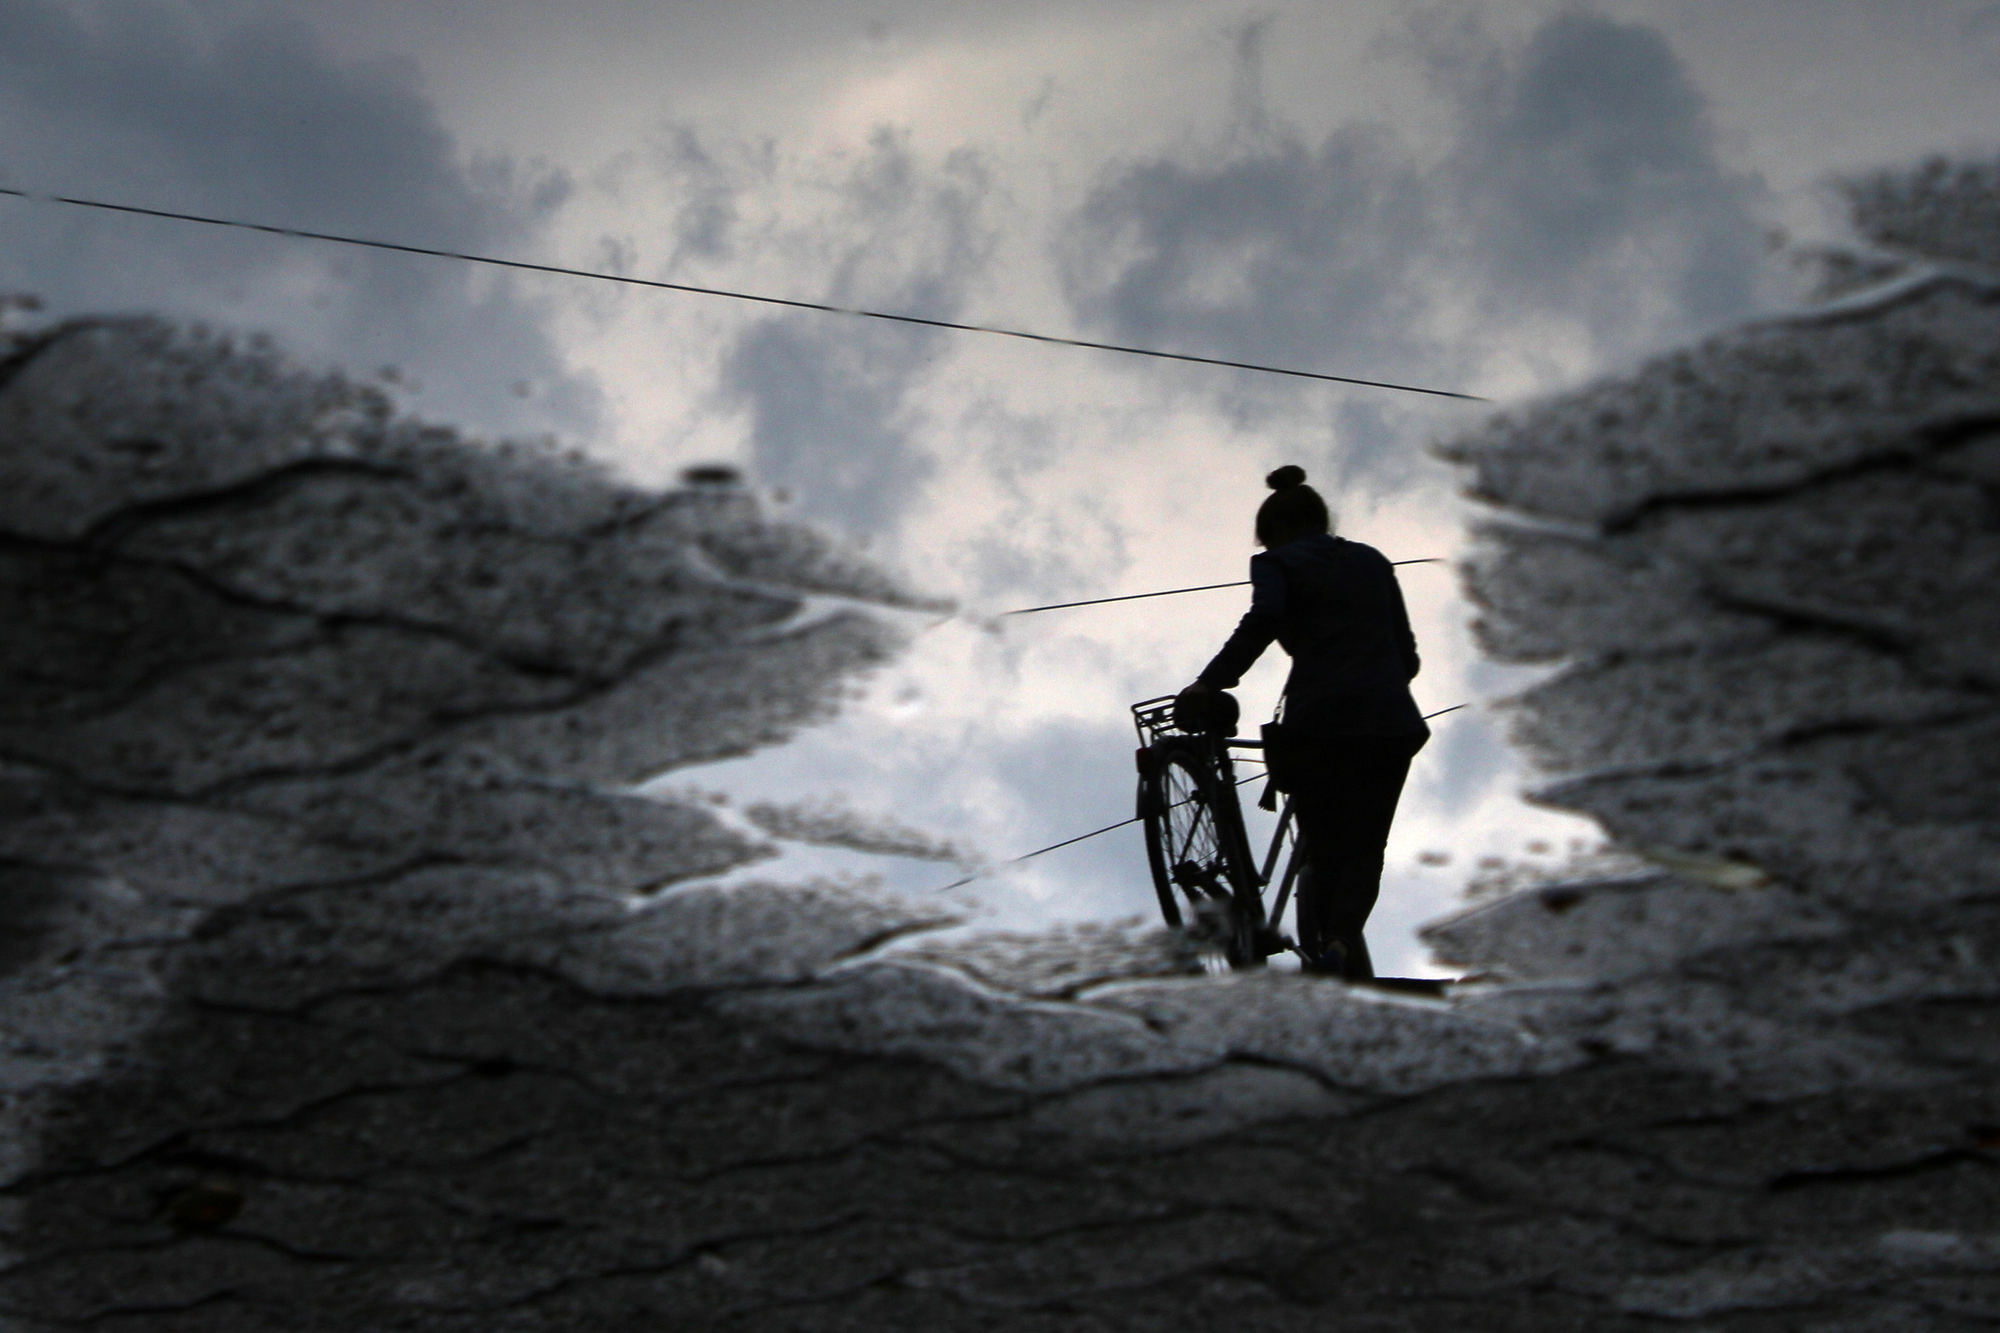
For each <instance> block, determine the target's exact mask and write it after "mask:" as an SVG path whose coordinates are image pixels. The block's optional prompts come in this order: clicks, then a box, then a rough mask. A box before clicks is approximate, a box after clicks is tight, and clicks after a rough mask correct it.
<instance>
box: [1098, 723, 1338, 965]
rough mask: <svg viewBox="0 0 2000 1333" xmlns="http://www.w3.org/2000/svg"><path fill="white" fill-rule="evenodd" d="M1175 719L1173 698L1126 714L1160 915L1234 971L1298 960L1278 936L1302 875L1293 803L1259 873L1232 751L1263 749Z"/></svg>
mask: <svg viewBox="0 0 2000 1333" xmlns="http://www.w3.org/2000/svg"><path fill="white" fill-rule="evenodd" d="M1222 697H1224V698H1228V696H1227V695H1224V696H1222ZM1231 702H1232V703H1233V702H1234V700H1233V699H1232V700H1231ZM1173 714H1174V696H1172V695H1163V696H1161V697H1160V698H1157V699H1146V700H1143V701H1142V702H1140V703H1136V704H1133V705H1132V724H1133V726H1134V727H1135V728H1137V730H1138V733H1139V749H1138V753H1137V755H1136V760H1137V763H1138V767H1139V809H1138V817H1139V819H1140V820H1141V821H1142V822H1143V823H1144V824H1145V826H1146V860H1147V863H1148V864H1149V865H1150V866H1151V868H1152V872H1153V890H1154V892H1155V893H1157V894H1158V895H1159V899H1160V914H1161V915H1162V916H1163V917H1165V918H1166V922H1167V924H1168V925H1169V926H1171V927H1173V928H1175V929H1184V928H1185V929H1187V930H1188V931H1189V933H1190V934H1193V935H1195V936H1196V937H1197V938H1200V939H1204V940H1213V941H1216V942H1218V943H1220V945H1221V948H1222V954H1223V957H1224V958H1225V959H1226V960H1227V961H1228V963H1229V966H1231V967H1232V968H1251V967H1262V966H1264V960H1265V959H1267V958H1269V957H1270V956H1271V955H1273V954H1277V953H1283V952H1285V951H1287V950H1290V951H1291V952H1293V953H1298V954H1299V956H1300V957H1301V958H1304V956H1305V955H1304V954H1303V953H1302V952H1301V951H1300V950H1299V947H1298V945H1297V943H1296V942H1294V941H1293V940H1292V939H1291V938H1290V937H1289V936H1286V935H1284V934H1283V933H1281V932H1280V930H1279V929H1278V926H1279V923H1280V922H1281V921H1282V920H1283V919H1284V914H1285V908H1286V906H1287V904H1288V903H1289V901H1290V899H1291V896H1292V889H1293V886H1294V884H1295V883H1296V881H1297V879H1298V877H1299V874H1300V872H1301V871H1302V870H1303V869H1304V868H1305V858H1304V857H1303V856H1301V855H1300V854H1299V840H1298V835H1297V831H1296V829H1295V828H1294V827H1293V821H1292V802H1291V798H1290V797H1286V798H1285V800H1284V802H1283V805H1282V806H1281V807H1279V808H1278V827H1277V830H1276V831H1275V832H1274V833H1273V834H1272V835H1271V845H1270V848H1269V850H1268V851H1266V852H1265V854H1264V859H1263V861H1262V863H1261V864H1260V863H1259V862H1258V861H1256V860H1255V859H1254V858H1253V856H1252V855H1251V850H1250V838H1249V834H1248V833H1247V832H1246V831H1245V828H1244V824H1243V808H1242V806H1241V804H1240V803H1239V802H1238V801H1237V799H1236V789H1237V788H1238V787H1239V786H1241V785H1242V783H1243V782H1248V781H1255V777H1254V776H1253V777H1251V778H1247V779H1242V780H1239V779H1238V778H1237V776H1236V765H1235V759H1234V756H1233V755H1232V754H1231V751H1236V750H1242V751H1254V750H1262V749H1263V748H1264V743H1263V742H1262V741H1249V740H1237V739H1236V738H1235V737H1234V736H1233V735H1225V734H1223V733H1221V732H1190V731H1182V730H1180V729H1179V728H1178V727H1177V726H1176V725H1175V724H1174V720H1173ZM1266 799H1267V800H1268V799H1269V794H1268V793H1267V798H1266ZM1264 808H1266V809H1270V808H1272V806H1270V805H1266V806H1265V807H1264ZM1287 840H1289V841H1290V843H1291V848H1292V854H1291V855H1290V856H1289V857H1288V858H1287V859H1286V861H1285V870H1284V875H1283V877H1282V878H1281V879H1280V880H1279V888H1278V894H1277V897H1276V899H1275V900H1274V902H1273V904H1272V907H1271V909H1270V911H1269V912H1268V913H1267V912H1266V911H1265V908H1264V890H1265V889H1266V888H1267V887H1269V885H1270V883H1271V875H1272V872H1273V871H1274V870H1276V868H1277V864H1278V857H1279V855H1280V854H1281V853H1282V852H1283V851H1284V849H1285V844H1286V842H1287ZM1182 897H1185V898H1186V900H1187V903H1188V908H1189V911H1190V913H1191V914H1192V916H1193V917H1194V921H1193V922H1192V923H1191V924H1187V923H1184V922H1183V920H1182V916H1181V903H1180V899H1181V898H1182Z"/></svg>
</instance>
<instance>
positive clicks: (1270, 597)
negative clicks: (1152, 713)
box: [1189, 554, 1285, 690]
mask: <svg viewBox="0 0 2000 1333" xmlns="http://www.w3.org/2000/svg"><path fill="white" fill-rule="evenodd" d="M1284 617H1285V570H1284V567H1283V566H1282V565H1280V564H1279V563H1278V562H1277V560H1276V559H1274V558H1273V557H1271V556H1270V555H1269V554H1263V555H1256V556H1252V557H1251V558H1250V609H1249V610H1248V611H1247V612H1245V613H1244V615H1243V619H1242V620H1240V621H1238V622H1237V624H1236V632H1235V633H1234V634H1232V635H1230V636H1229V642H1227V643H1225V644H1223V645H1222V651H1221V652H1219V653H1217V654H1216V655H1215V656H1214V657H1213V658H1212V659H1211V660H1210V661H1209V664H1208V665H1207V666H1205V667H1203V668H1202V669H1201V674H1200V675H1199V676H1196V677H1195V684H1196V685H1200V686H1203V687H1204V688H1206V689H1211V690H1226V689H1228V688H1230V687H1231V686H1232V685H1234V684H1236V682H1237V681H1239V680H1242V679H1243V673H1244V672H1246V671H1248V670H1249V669H1250V668H1251V666H1252V665H1253V664H1254V663H1255V662H1256V661H1257V659H1258V658H1259V657H1261V656H1263V654H1264V650H1265V649H1266V648H1269V647H1270V646H1271V641H1272V640H1273V639H1275V638H1277V637H1278V628H1279V626H1280V625H1282V624H1283V623H1284ZM1189 688H1190V689H1192V688H1193V686H1190V687H1189Z"/></svg>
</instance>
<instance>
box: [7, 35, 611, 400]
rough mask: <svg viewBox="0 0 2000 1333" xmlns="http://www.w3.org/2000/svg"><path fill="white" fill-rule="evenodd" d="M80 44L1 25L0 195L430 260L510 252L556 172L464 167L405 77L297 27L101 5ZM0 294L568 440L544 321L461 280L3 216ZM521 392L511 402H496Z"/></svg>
mask: <svg viewBox="0 0 2000 1333" xmlns="http://www.w3.org/2000/svg"><path fill="white" fill-rule="evenodd" d="M107 14H108V15H109V16H115V17H109V16H108V17H106V18H105V19H104V21H102V22H95V23H93V22H91V21H89V20H87V19H86V18H84V17H83V16H82V15H81V14H80V13H79V12H78V11H75V10H72V9H66V8H59V7H57V6H54V5H50V4H39V3H34V2H33V0H15V2H14V3H10V4H8V5H7V6H5V8H4V9H0V126H4V128H5V137H4V140H0V175H4V178H5V180H6V181H7V183H8V184H10V185H16V186H20V187H25V188H28V189H31V190H37V191H48V192H54V193H65V194H75V195H81V196H84V197H91V198H102V199H109V200H112V201H117V202H130V203H138V204H146V205H150V206H154V207H163V208H170V209H176V210H181V211H188V212H201V213H210V214H219V215H221V216H225V217H236V218H244V219H248V220H253V221H260V222H271V223H276V224H280V225H290V226H299V227H306V228H310V229H313V230H319V231H330V232H341V233H349V234H358V235H362V236H367V237H372V238H382V239H388V240H397V241H407V242H410V243H413V244H418V245H424V246H434V247H438V248H444V249H463V250H471V251H484V252H489V253H491V252H496V251H497V252H500V253H503V254H504V253H510V252H512V253H518V252H519V248H520V247H523V246H526V245H528V244H530V243H532V242H533V240H534V239H535V238H536V237H537V236H538V235H539V234H540V232H541V230H542V228H543V227H544V226H545V224H546V223H547V221H548V220H549V218H550V217H551V216H552V215H553V214H554V213H555V212H556V211H557V210H558V209H559V208H560V207H561V206H562V205H563V203H564V201H565V200H566V198H567V197H568V193H569V182H568V179H567V178H566V177H565V176H563V175H562V174H561V173H557V172H550V171H543V170H533V169H526V168H523V167H521V166H520V165H519V164H516V163H513V162H511V161H507V160H504V159H503V160H490V161H485V162H479V163H472V164H466V163H462V162H461V161H460V160H459V156H458V151H457V148H456V145H455V144H454V143H453V141H452V139H451V137H450V136H449V135H448V134H447V133H446V132H445V130H444V129H443V127H442V126H441V125H440V123H439V121H438V119H437V116H436V114H435V112H434V109H433V108H432V106H431V105H430V103H429V102H428V101H427V100H426V98H425V97H424V95H423V93H422V91H421V89H420V87H419V86H418V83H417V79H416V75H415V73H414V70H413V68H412V67H409V66H406V65H401V64H396V63H388V62H382V63H374V64H341V63H337V62H335V61H334V60H333V59H332V58H331V57H329V56H328V55H327V54H326V53H325V51H324V50H323V49H321V47H320V46H319V45H318V43H317V41H316V40H315V38H314V37H313V35H312V33H311V32H310V30H309V29H307V28H306V27H305V26H304V25H303V24H300V23H297V22H290V21H281V20H262V21H255V22H251V23H248V24H243V25H238V26H223V27H216V28H208V27H204V26H202V25H201V24H200V23H199V22H198V21H197V20H195V19H193V18H190V17H189V16H188V14H187V13H186V12H183V11H171V10H168V9H166V8H163V7H161V6H158V5H152V4H144V3H135V4H122V5H119V6H117V7H116V8H115V9H114V10H110V11H107ZM6 208H7V221H8V224H9V232H10V242H11V243H10V247H9V250H10V253H9V254H8V256H7V258H6V260H5V261H4V268H0V273H4V283H5V285H6V286H8V287H10V288H12V289H16V290H26V291H31V292H35V293H36V294H39V295H41V296H42V297H43V298H44V299H46V300H47V301H48V302H49V303H50V304H51V306H52V307H53V308H54V309H55V310H57V311H58V312H61V313H70V312H90V313H101V312H103V311H105V310H119V309H124V310H145V311H157V312H161V313H165V314H169V315H178V316H183V317H195V318H207V319H215V320H219V321H222V322H226V323H228V324H231V325H235V326H242V327H250V328H263V329H268V330H272V331H274V332H277V333H278V334H279V335H280V336H281V337H282V338H283V340H284V342H285V343H286V345H287V346H288V347H289V348H291V349H292V350H294V351H295V352H297V353H298V354H300V355H302V356H305V357H306V358H308V359H311V360H316V361H332V362H336V363H338V364H342V365H345V366H347V367H349V368H351V369H353V370H355V371H359V372H362V373H366V372H368V371H370V370H372V369H373V368H375V367H376V366H379V365H381V364H384V363H391V364H399V365H401V366H403V368H404V369H405V370H406V371H408V372H410V373H411V375H412V376H413V377H414V378H417V379H420V380H422V381H423V382H424V383H425V384H426V386H427V387H426V391H425V397H424V399H423V401H422V403H421V406H422V407H423V408H424V409H425V410H426V411H428V412H430V413H432V414H434V415H440V416H448V417H451V418H453V419H455V420H458V421H461V422H466V423H468V424H472V425H475V426H479V427H483V428H487V429H496V428H515V429H540V428H549V427H563V428H567V429H569V430H573V431H582V430H587V429H588V428H589V426H590V424H591V423H592V421H593V420H594V416H595V412H596V401H595V396H594V391H593V390H592V389H591V388H590V386H589V385H588V384H586V383H584V382H582V381H580V380H578V379H577V378H576V377H574V376H573V375H572V374H571V373H570V372H569V371H568V370H567V368H566V367H565V366H564V364H563V362H562V359H561V357H560V356H559V354H558V353H557V351H556V348H555V346H554V343H553V341H552V338H551V336H550V334H549V333H548V331H547V329H546V327H545V325H546V320H547V311H546V308H545V307H546V305H547V302H546V300H545V299H535V298H532V297H529V296H527V295H524V293H523V289H522V288H521V287H520V286H519V285H518V284H517V283H515V282H513V281H511V280H508V279H505V278H497V277H495V276H494V275H493V274H491V273H488V272H484V271H479V270H473V269H471V268H469V267H468V266H465V265H458V264H449V263H447V262H445V261H440V260H432V259H420V258H414V257H407V256H391V255H380V254H370V253H368V252H365V251H358V250H348V249H336V248H333V247H329V246H325V245H319V244H314V243H310V242H300V241H290V240H278V239H271V238H263V237H256V236H250V235H245V234H243V233H240V232H220V231H211V230H208V229H204V228H198V227H192V226H188V225H186V224H176V223H170V222H162V221H153V220H144V219H134V218H118V217H115V216H110V215H105V214H95V213H84V212H80V211H74V210H66V209H59V208H57V207H55V206H51V205H29V204H24V203H18V202H9V203H7V204H6ZM516 384H520V385H523V386H525V387H527V388H528V390H529V395H530V398H531V399H532V401H530V399H529V398H523V397H522V396H521V395H519V394H518V393H515V392H510V389H511V388H512V386H514V385H516Z"/></svg>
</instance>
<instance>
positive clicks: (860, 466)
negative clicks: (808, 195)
mask: <svg viewBox="0 0 2000 1333" xmlns="http://www.w3.org/2000/svg"><path fill="white" fill-rule="evenodd" d="M989 188H990V187H989V183H988V180H987V178H986V175H985V173H984V171H983V169H982V167H981V165H980V163H979V161H978V159H977V158H976V157H975V156H973V155H972V154H970V153H964V152H961V153H956V154H954V155H953V156H952V158H951V159H949V160H948V161H947V162H946V163H945V166H944V169H943V170H942V171H941V172H937V173H928V172H925V171H923V170H922V169H921V168H920V166H919V164H918V163H917V162H916V160H915V159H914V158H913V156H912V154H911V152H910V149H909V147H908V145H907V144H906V143H905V142H904V141H903V140H902V139H901V138H899V137H898V136H896V135H894V134H892V133H890V132H887V131H883V132H879V133H878V134H876V135H875V136H874V137H873V139H872V140H871V142H870V145H869V151H868V153H867V155H866V156H865V158H864V159H863V160H862V161H861V162H860V163H859V164H858V165H857V166H856V167H855V168H854V169H853V171H852V173H851V174H850V175H848V176H847V177H846V178H845V179H844V180H843V181H841V182H840V183H839V186H838V193H839V198H840V205H841V206H840V208H839V209H838V210H837V211H836V212H835V214H834V215H833V216H832V217H830V218H829V219H827V220H826V221H825V222H824V223H823V224H821V225H822V231H821V234H820V235H819V236H818V237H817V238H815V240H816V244H815V249H816V250H817V251H818V252H819V253H820V254H821V255H823V257H824V262H825V264H826V267H827V268H828V269H829V270H830V271H831V272H832V274H833V277H832V279H831V281H830V282H829V284H828V285H827V287H826V288H825V289H824V290H823V291H822V292H819V293H814V295H815V297H816V298H817V299H824V300H827V301H830V302H832V303H834V304H838V305H867V306H871V307H873V308H875V309H880V310H891V311H895V312H898V313H902V314H912V315H920V316H923V317H926V318H930V319H954V318H957V317H958V316H959V315H960V313H961V311H962V309H963V306H964V300H965V293H966V288H967V286H968V284H969V283H970V282H971V281H973V279H975V278H976V277H977V276H978V275H979V274H980V273H981V272H982V271H983V270H984V268H985V265H986V262H987V259H988V257H989V255H990V253H991V249H992V237H991V234H990V232H989V231H988V229H987V228H986V226H985V225H984V223H983V222H982V220H981V217H980V210H981V205H982V202H983V200H984V197H985V195H986V193H987V191H988V189H989ZM694 220H695V221H696V222H698V223H701V224H702V225H705V218H703V217H702V216H701V215H699V214H697V215H695V217H694ZM685 243H686V241H685V239H684V240H683V244H685ZM942 337H943V335H941V334H939V333H938V332H936V331H934V330H930V331H927V330H921V329H915V328H910V327H908V326H898V325H883V324H878V323H875V322H873V321H861V320H852V319H839V318H834V317H828V316H780V317H778V318H774V319H768V320H762V321H759V322H758V323H757V324H755V325H753V326H752V327H751V328H750V329H749V330H748V331H746V332H745V333H744V334H743V335H742V336H741V337H740V338H739V339H738V340H737V342H736V344H735V346H734V347H733V348H732V349H731V350H730V352H729V354H728V356H727V357H726V359H725V361H724V365H723V371H722V383H721V389H722V394H723V397H724V400H725V401H726V402H728V403H730V404H731V405H733V406H736V407H740V408H743V409H745V410H747V411H748V413H749V415H750V423H751V436H750V443H751V457H752V462H753V464H754V466H755V468H756V470H757V473H758V475H759V477H760V478H762V479H763V480H764V481H766V482H769V483H771V484H773V485H778V486H784V487H787V488H790V489H792V490H793V491H795V492H796V493H797V495H798V498H799V502H800V505H801V508H802V509H804V510H805V511H806V512H808V513H810V514H813V515H815V516H817V517H820V518H823V519H827V520H830V521H832V522H834V523H836V524H838V525H840V526H842V527H844V528H847V529H848V530H850V531H854V532H860V533H872V532H877V531H882V530H885V529H887V528H889V527H891V526H893V524H894V522H895V520H896V518H897V517H898V516H899V515H900V514H901V513H902V511H903V509H904V507H905V506H906V504H907V503H908V502H909V500H910V498H911V497H912V496H913V495H915V494H916V493H917V491H918V490H919V489H920V488H921V487H922V484H923V482H924V481H925V479H926V478H927V477H929V475H930V474H931V472H932V471H933V469H934V467H935V464H934V462H933V460H932V458H931V456H930V454H929V453H928V451H926V450H925V449H924V448H922V447H921V446H920V445H919V444H918V443H917V442H916V438H915V431H916V428H917V423H916V421H915V420H914V419H913V418H912V415H911V410H910V408H909V407H908V405H907V403H906V401H905V400H906V398H907V396H908V394H909V392H910V390H911V389H912V388H913V387H914V386H915V384H916V383H917V381H918V379H919V378H920V377H921V375H922V374H923V373H924V371H925V369H926V368H927V367H928V366H929V364H930V363H931V362H932V361H933V360H935V359H936V357H937V356H938V354H939V351H940V348H941V346H942Z"/></svg>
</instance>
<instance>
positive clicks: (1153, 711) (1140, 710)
mask: <svg viewBox="0 0 2000 1333" xmlns="http://www.w3.org/2000/svg"><path fill="white" fill-rule="evenodd" d="M1132 725H1133V726H1134V727H1135V728H1137V729H1138V732H1139V744H1140V745H1141V746H1143V747H1148V748H1150V747H1152V746H1154V745H1157V744H1159V743H1160V741H1161V740H1162V739H1164V738H1165V737H1168V736H1181V735H1185V734H1186V733H1184V732H1183V731H1181V729H1180V728H1179V727H1176V726H1175V725H1174V696H1173V695H1171V694H1163V695H1161V696H1160V697H1159V698H1157V699H1145V700H1141V701H1140V702H1139V703H1136V704H1133V705H1132Z"/></svg>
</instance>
